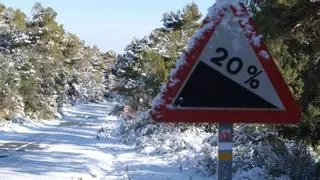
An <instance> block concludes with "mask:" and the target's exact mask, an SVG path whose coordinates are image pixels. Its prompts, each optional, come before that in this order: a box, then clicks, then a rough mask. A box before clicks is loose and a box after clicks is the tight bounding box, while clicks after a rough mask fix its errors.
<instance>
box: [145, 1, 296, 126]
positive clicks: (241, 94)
mask: <svg viewBox="0 0 320 180" xmlns="http://www.w3.org/2000/svg"><path fill="white" fill-rule="evenodd" d="M216 14H217V16H218V17H215V18H211V19H208V21H207V22H206V24H205V25H204V26H203V27H202V28H201V29H200V30H198V31H197V33H196V34H195V35H194V37H193V38H192V40H191V43H190V44H191V47H189V48H188V52H186V53H184V54H182V55H181V58H180V60H179V61H178V62H177V67H176V69H175V71H173V72H172V74H171V77H170V79H169V82H168V83H167V84H166V86H165V87H164V88H163V89H162V90H161V92H160V93H159V95H158V96H157V97H156V98H155V100H154V103H153V109H152V111H151V112H152V116H153V118H154V119H155V120H160V121H163V122H219V123H222V122H223V123H231V122H238V123H240V122H246V123H248V122H252V123H296V122H297V121H299V119H300V116H301V113H300V109H299V107H298V105H297V104H296V102H295V101H294V98H293V96H292V95H291V93H290V90H289V88H288V87H287V85H286V83H285V81H284V80H283V77H282V76H281V73H280V72H279V70H278V68H277V66H276V64H275V63H274V61H273V59H272V57H271V55H270V53H269V52H268V50H267V48H266V46H265V44H264V43H263V42H262V40H261V38H260V36H259V34H258V33H257V31H256V30H255V28H254V24H253V20H252V18H251V17H250V15H249V13H248V11H247V10H246V8H245V6H243V5H239V7H238V6H232V5H230V6H229V8H224V9H222V10H220V11H219V12H218V13H216Z"/></svg>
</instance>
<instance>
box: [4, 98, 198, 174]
mask: <svg viewBox="0 0 320 180" xmlns="http://www.w3.org/2000/svg"><path fill="white" fill-rule="evenodd" d="M114 106H115V104H114V103H101V104H85V105H80V106H77V107H72V108H67V109H64V116H63V120H51V121H43V122H42V123H34V124H29V125H28V126H27V127H26V126H21V125H14V124H11V125H8V124H6V125H5V126H2V127H0V179H1V180H2V179H5V180H10V179H14V180H20V179H24V180H25V179H32V180H34V179H55V180H56V179H108V180H109V179H110V180H112V179H123V180H125V179H131V180H133V179H139V180H140V179H148V180H151V179H159V180H161V179H166V180H169V179H170V180H171V179H172V180H173V179H190V177H191V176H193V175H192V174H193V173H192V172H183V173H181V171H179V168H178V167H173V165H172V164H171V163H170V160H168V158H164V157H161V156H148V155H146V154H141V153H138V152H136V151H135V150H134V148H133V147H130V146H128V145H125V144H123V143H121V141H120V139H119V136H117V124H118V122H119V121H117V117H115V116H110V115H108V114H109V112H110V111H111V109H112V108H113V107H114ZM102 126H103V127H104V128H103V129H104V130H105V133H104V134H107V135H106V137H105V138H101V139H99V138H97V132H98V131H99V129H101V127H102ZM193 177H194V176H193ZM194 179H202V178H200V177H199V178H194Z"/></svg>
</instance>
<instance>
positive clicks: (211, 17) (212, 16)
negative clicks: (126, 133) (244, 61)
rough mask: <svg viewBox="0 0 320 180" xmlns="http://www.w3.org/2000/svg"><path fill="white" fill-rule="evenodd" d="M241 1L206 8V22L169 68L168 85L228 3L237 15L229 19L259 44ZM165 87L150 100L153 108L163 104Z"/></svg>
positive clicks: (219, 1)
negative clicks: (172, 67)
mask: <svg viewBox="0 0 320 180" xmlns="http://www.w3.org/2000/svg"><path fill="white" fill-rule="evenodd" d="M242 1H243V0H216V2H215V4H214V5H213V6H211V7H210V8H209V9H208V13H207V15H206V17H205V19H206V20H207V23H205V24H204V25H203V27H202V28H200V29H198V30H197V31H196V32H195V33H194V35H193V36H192V37H191V38H190V40H189V42H188V47H187V49H186V52H184V53H182V54H181V56H180V58H179V59H178V61H177V63H176V67H175V68H174V69H172V70H171V74H170V79H169V82H168V86H169V87H172V86H174V85H175V84H176V83H178V82H179V81H180V80H179V79H177V78H176V74H177V72H178V70H179V69H180V68H181V67H183V66H184V65H185V64H186V63H187V62H186V54H188V53H190V51H191V50H192V49H193V48H194V47H195V45H196V43H197V42H198V40H199V39H200V38H202V37H203V34H204V33H205V32H206V31H207V30H209V29H210V28H212V27H213V26H214V24H216V22H218V21H219V20H220V19H219V17H221V13H224V12H223V11H221V10H228V9H229V8H230V5H232V6H233V7H234V8H235V9H236V12H235V13H236V15H237V17H234V18H233V19H231V20H233V21H238V22H240V25H241V26H242V28H241V29H240V30H242V31H244V33H245V34H247V35H249V36H250V38H249V39H250V41H251V43H252V44H253V45H254V46H260V44H261V37H262V36H261V35H259V34H256V32H255V31H254V28H253V27H252V26H251V24H250V23H249V19H250V17H251V16H252V14H251V13H249V12H244V11H243V7H242V6H241V5H240V3H241V2H242ZM223 21H224V19H222V22H221V23H222V25H223V26H224V28H230V29H232V27H231V26H230V25H229V23H228V22H223ZM226 21H230V19H226ZM238 45H239V44H238ZM259 55H260V56H262V57H264V58H265V59H267V57H268V53H267V52H260V54H259ZM166 89H167V88H166V85H163V87H162V88H161V91H160V93H159V94H158V95H157V96H156V97H155V98H154V100H153V102H152V109H153V110H154V109H155V108H157V107H160V106H161V105H164V103H165V100H164V93H165V92H166ZM169 108H174V107H172V106H170V107H169ZM158 116H161V114H158Z"/></svg>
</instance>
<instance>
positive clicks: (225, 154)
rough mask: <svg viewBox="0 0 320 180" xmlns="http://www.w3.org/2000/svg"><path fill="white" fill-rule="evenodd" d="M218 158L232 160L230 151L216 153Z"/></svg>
mask: <svg viewBox="0 0 320 180" xmlns="http://www.w3.org/2000/svg"><path fill="white" fill-rule="evenodd" d="M218 159H219V160H221V161H231V160H232V152H220V153H219V155H218Z"/></svg>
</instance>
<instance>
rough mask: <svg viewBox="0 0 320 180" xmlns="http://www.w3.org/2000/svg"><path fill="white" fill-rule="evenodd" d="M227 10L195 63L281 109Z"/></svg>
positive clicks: (245, 40)
mask: <svg viewBox="0 0 320 180" xmlns="http://www.w3.org/2000/svg"><path fill="white" fill-rule="evenodd" d="M227 13H228V14H226V17H224V18H223V20H222V22H221V23H220V24H219V25H218V26H217V29H216V30H215V32H214V33H213V34H212V36H211V38H210V40H209V42H208V43H207V45H206V47H205V48H204V49H203V51H202V54H201V55H200V57H199V60H198V63H199V62H203V63H205V64H206V65H207V66H209V67H211V68H213V69H214V70H216V71H218V72H220V73H221V74H222V75H224V76H225V77H227V78H228V79H230V80H232V81H234V82H236V83H237V84H239V85H240V86H242V87H244V88H245V89H247V90H248V91H250V92H252V93H254V94H256V95H257V96H259V97H261V98H262V99H264V100H265V101H267V102H269V103H270V104H272V105H273V106H275V107H277V109H279V110H284V109H285V108H284V105H283V103H282V102H281V100H280V98H279V96H278V94H277V93H276V91H275V88H274V87H273V85H272V83H271V81H270V79H269V78H268V76H267V74H266V73H265V70H264V68H263V66H262V65H261V63H260V61H259V59H258V57H257V55H256V53H255V52H254V50H253V48H252V47H251V44H249V42H248V39H247V37H246V36H245V34H244V32H242V31H241V27H240V25H239V23H238V22H235V21H233V20H232V19H231V18H232V17H233V14H231V12H230V11H228V12H227ZM225 23H228V25H227V26H229V27H227V26H225V25H226V24H225ZM230 27H231V28H230ZM266 61H267V60H266ZM249 98H250V97H248V99H249Z"/></svg>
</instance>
